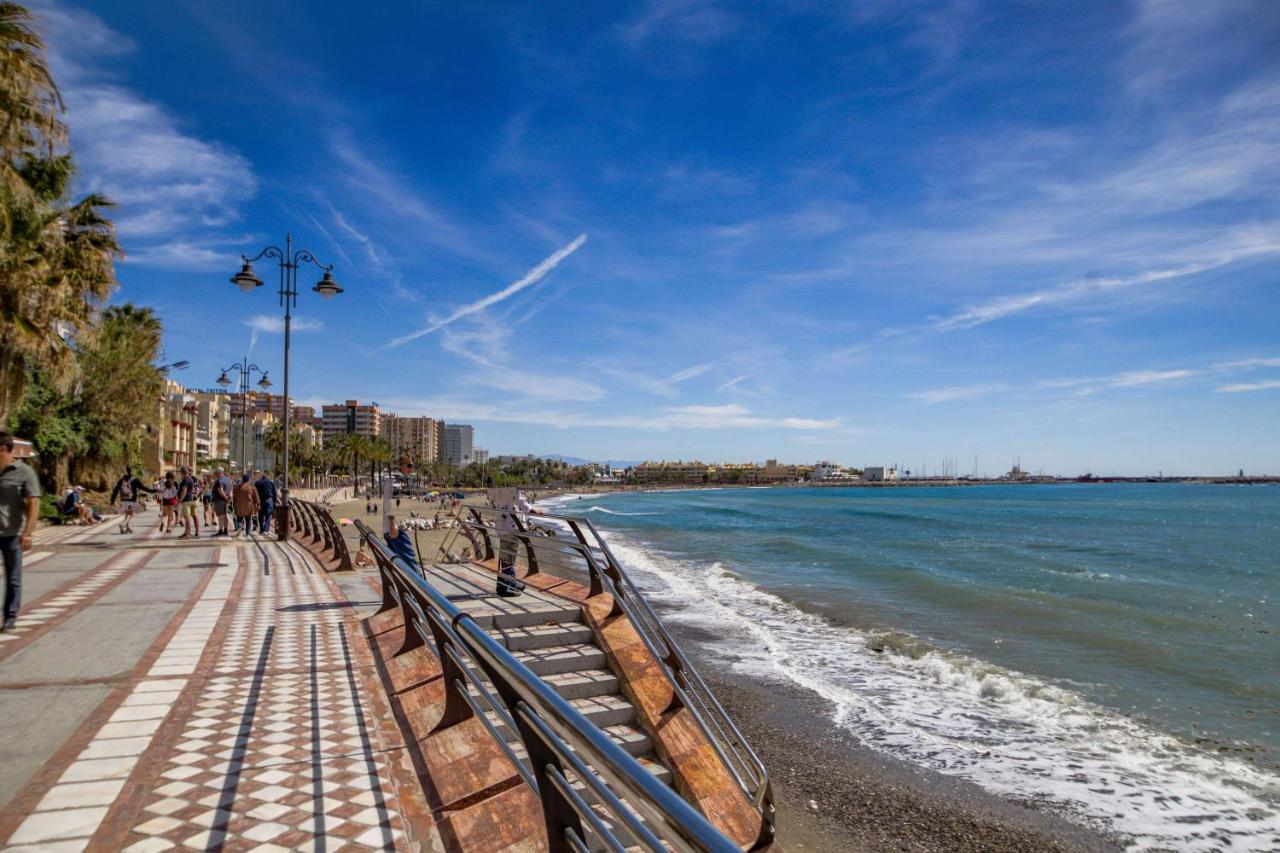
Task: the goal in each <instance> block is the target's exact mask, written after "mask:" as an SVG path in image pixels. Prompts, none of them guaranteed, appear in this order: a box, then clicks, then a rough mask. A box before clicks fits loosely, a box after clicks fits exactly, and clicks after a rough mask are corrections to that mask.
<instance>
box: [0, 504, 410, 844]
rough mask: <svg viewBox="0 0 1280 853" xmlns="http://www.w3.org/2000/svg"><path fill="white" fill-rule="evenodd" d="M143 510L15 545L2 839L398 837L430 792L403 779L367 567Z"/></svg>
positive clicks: (1, 639) (372, 840)
mask: <svg viewBox="0 0 1280 853" xmlns="http://www.w3.org/2000/svg"><path fill="white" fill-rule="evenodd" d="M156 525H157V517H156V515H155V514H154V513H147V514H144V515H142V516H140V517H139V518H138V519H136V520H135V522H134V531H135V532H134V533H133V534H132V535H121V534H119V533H118V530H117V527H116V526H115V524H113V523H106V524H101V525H98V526H96V527H91V528H84V527H60V528H49V529H44V530H41V531H40V532H39V533H38V534H37V536H36V545H35V548H34V549H33V550H32V551H31V552H29V553H28V555H27V556H26V559H25V565H24V569H23V597H24V603H23V608H22V613H21V615H20V616H19V619H18V627H17V630H15V631H14V632H12V633H7V634H0V719H3V720H4V721H5V726H4V737H3V739H0V803H2V804H3V805H2V806H0V846H3V848H4V849H6V850H33V851H34V850H41V851H79V850H134V851H161V850H170V849H195V850H206V849H213V850H226V851H241V850H262V851H274V850H288V849H306V850H329V851H336V850H405V849H409V847H410V844H409V842H410V839H409V838H408V837H407V836H406V829H407V825H408V821H407V820H406V819H405V817H404V815H405V814H406V813H410V814H411V813H414V810H425V805H424V804H423V803H422V802H421V800H422V795H421V792H420V789H419V788H418V786H417V785H416V783H415V782H414V781H413V779H412V777H411V776H404V775H401V776H397V773H401V774H403V772H404V771H398V770H397V767H398V763H397V762H398V759H400V758H403V752H404V749H405V747H404V743H403V739H402V737H401V736H400V734H399V733H398V730H397V729H396V727H395V726H394V724H393V723H391V722H390V713H389V711H388V709H387V707H386V700H385V698H384V697H385V694H384V693H383V691H382V690H381V688H380V687H379V683H378V680H377V674H376V672H375V671H374V669H373V660H372V658H371V656H370V652H369V649H368V646H367V645H366V642H365V639H364V633H363V631H362V628H361V626H360V624H359V622H358V618H359V616H360V615H361V614H360V611H363V612H364V613H366V614H367V613H368V612H369V611H371V610H374V609H376V606H377V603H378V597H377V595H376V594H375V593H374V591H373V588H372V587H371V586H370V585H369V583H368V581H367V580H366V578H365V577H364V576H362V575H359V574H354V573H348V574H346V575H343V576H331V575H327V574H326V573H325V572H324V571H323V570H322V569H320V568H319V566H318V564H317V563H316V562H315V560H314V558H313V557H311V555H310V554H309V553H308V552H306V551H305V550H304V549H303V548H301V547H299V546H298V545H297V544H296V543H292V542H290V543H280V542H277V541H274V540H269V539H265V538H255V539H253V540H236V539H229V538H208V537H202V538H200V539H197V540H184V541H179V540H177V538H176V534H172V535H170V534H161V533H159V531H158V530H157V527H156ZM418 813H422V812H421V811H419V812H418ZM415 846H416V845H415Z"/></svg>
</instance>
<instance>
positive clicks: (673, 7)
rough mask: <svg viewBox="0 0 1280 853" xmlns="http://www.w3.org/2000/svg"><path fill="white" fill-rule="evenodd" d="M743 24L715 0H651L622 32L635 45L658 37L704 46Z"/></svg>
mask: <svg viewBox="0 0 1280 853" xmlns="http://www.w3.org/2000/svg"><path fill="white" fill-rule="evenodd" d="M742 25H743V22H742V20H741V19H740V18H739V17H738V16H737V15H735V14H734V13H732V12H730V11H728V10H727V9H725V8H723V7H722V5H721V4H719V3H715V2H712V0H650V2H648V3H646V4H645V5H644V7H643V8H642V9H641V10H640V12H639V14H637V15H636V16H635V17H634V18H632V19H631V20H630V21H628V22H627V23H626V24H624V25H623V26H622V27H621V28H620V29H619V31H618V32H619V35H620V36H621V37H622V40H623V41H624V42H626V43H628V44H630V45H633V46H639V45H642V44H644V43H646V42H648V41H649V40H650V39H657V38H666V39H674V40H678V41H683V42H689V43H692V44H698V45H703V44H710V43H711V42H714V41H718V40H720V39H722V38H725V37H727V36H730V35H733V34H735V33H737V32H739V31H740V30H741V28H742Z"/></svg>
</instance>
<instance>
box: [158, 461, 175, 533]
mask: <svg viewBox="0 0 1280 853" xmlns="http://www.w3.org/2000/svg"><path fill="white" fill-rule="evenodd" d="M156 491H157V492H158V493H159V495H160V532H161V533H164V530H165V525H166V524H167V525H169V532H170V533H172V532H173V528H174V527H175V526H176V525H177V523H178V481H177V479H176V478H174V476H173V472H172V471H165V472H164V480H163V481H161V483H160V485H158V486H157V487H156Z"/></svg>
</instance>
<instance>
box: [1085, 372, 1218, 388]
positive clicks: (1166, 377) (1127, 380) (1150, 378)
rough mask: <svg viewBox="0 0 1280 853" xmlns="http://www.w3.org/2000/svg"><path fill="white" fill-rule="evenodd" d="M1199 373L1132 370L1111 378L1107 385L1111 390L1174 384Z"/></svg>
mask: <svg viewBox="0 0 1280 853" xmlns="http://www.w3.org/2000/svg"><path fill="white" fill-rule="evenodd" d="M1198 373H1199V371H1197V370H1131V371H1129V372H1127V373H1119V374H1116V375H1115V376H1112V377H1110V379H1108V380H1107V382H1106V384H1107V386H1108V387H1111V388H1136V387H1138V386H1140V385H1155V384H1158V383H1160V382H1172V381H1174V380H1175V379H1186V378H1187V377H1189V376H1195V375H1197V374H1198Z"/></svg>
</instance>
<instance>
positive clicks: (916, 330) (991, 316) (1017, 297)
mask: <svg viewBox="0 0 1280 853" xmlns="http://www.w3.org/2000/svg"><path fill="white" fill-rule="evenodd" d="M1278 251H1280V239H1276V240H1275V241H1268V242H1263V243H1259V244H1256V245H1252V246H1247V247H1243V248H1241V249H1240V250H1238V251H1235V252H1232V253H1230V254H1228V255H1226V256H1223V257H1219V258H1215V259H1213V260H1208V261H1201V262H1199V263H1194V264H1187V265H1185V266H1180V267H1173V268H1169V269H1158V270H1149V271H1147V272H1142V273H1137V274H1135V275H1128V276H1111V277H1101V276H1100V277H1093V278H1085V279H1078V280H1076V281H1071V282H1068V283H1066V284H1062V285H1059V286H1057V287H1049V288H1045V289H1043V290H1034V291H1030V292H1028V293H1019V294H1013V295H1010V296H1000V297H997V298H995V299H992V300H989V301H987V302H981V303H978V304H976V305H971V306H969V307H967V308H962V309H960V310H958V311H955V312H953V313H951V314H947V315H945V316H942V317H938V318H936V319H933V320H930V321H929V322H927V323H921V324H918V325H911V326H897V327H890V328H886V329H883V330H881V332H880V334H879V337H880V338H881V339H884V338H895V337H901V336H903V335H921V334H930V333H941V332H951V331H956V330H963V329H972V328H975V327H977V326H982V325H985V324H987V323H993V322H995V321H997V320H1002V319H1004V318H1006V317H1011V316H1013V315H1016V314H1022V313H1024V312H1027V311H1031V310H1033V309H1036V308H1044V307H1048V306H1053V305H1058V304H1061V303H1068V302H1075V301H1079V300H1082V299H1085V298H1087V297H1089V296H1094V295H1098V294H1104V293H1108V292H1114V291H1120V290H1125V289H1128V288H1135V287H1143V286H1148V285H1153V284H1159V283H1161V282H1166V281H1170V280H1172V279H1180V278H1187V277H1190V276H1194V275H1199V274H1200V273H1205V272H1209V271H1210V270H1214V269H1218V268H1220V267H1224V266H1226V265H1228V264H1231V263H1235V262H1237V261H1241V260H1245V259H1247V258H1251V257H1254V256H1257V255H1265V254H1272V253H1275V252H1278ZM854 346H857V347H863V346H866V344H865V342H864V343H862V344H856V345H854Z"/></svg>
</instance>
